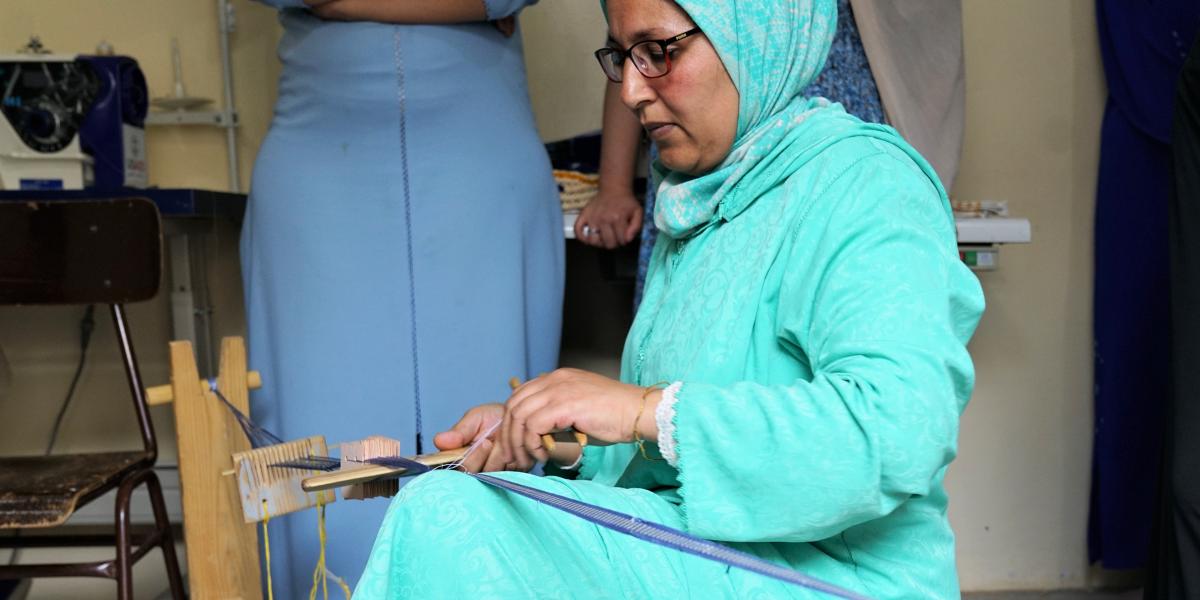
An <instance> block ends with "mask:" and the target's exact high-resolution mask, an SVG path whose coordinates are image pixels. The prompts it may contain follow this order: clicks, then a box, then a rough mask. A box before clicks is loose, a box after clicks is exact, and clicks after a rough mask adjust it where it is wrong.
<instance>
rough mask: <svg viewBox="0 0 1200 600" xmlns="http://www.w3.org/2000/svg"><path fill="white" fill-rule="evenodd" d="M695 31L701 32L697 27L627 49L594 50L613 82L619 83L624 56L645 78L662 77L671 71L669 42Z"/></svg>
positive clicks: (678, 39) (693, 33)
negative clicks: (629, 59) (630, 59)
mask: <svg viewBox="0 0 1200 600" xmlns="http://www.w3.org/2000/svg"><path fill="white" fill-rule="evenodd" d="M697 33H703V32H702V31H700V28H699V27H695V28H692V29H689V30H687V31H685V32H683V33H681V34H679V35H676V36H672V37H669V38H667V39H665V40H645V41H642V42H638V43H636V44H634V45H632V46H630V47H629V49H628V50H621V49H619V48H612V47H609V48H601V49H599V50H597V51H596V60H598V61H600V68H601V69H602V70H603V71H604V74H605V75H606V76H607V77H608V78H609V80H611V81H612V82H613V83H621V76H622V73H623V67H624V65H625V59H626V58H632V59H633V66H634V67H636V68H637V70H638V72H639V73H641V74H642V75H643V76H645V77H646V78H648V79H653V78H655V77H662V76H663V75H666V74H667V73H670V72H671V54H672V52H673V51H674V49H673V48H670V46H671V44H674V43H676V42H678V41H680V40H682V39H684V38H686V37H688V36H691V35H695V34H697Z"/></svg>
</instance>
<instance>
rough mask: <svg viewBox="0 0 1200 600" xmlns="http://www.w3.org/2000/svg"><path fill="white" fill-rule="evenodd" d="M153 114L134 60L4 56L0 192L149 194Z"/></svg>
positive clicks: (0, 59)
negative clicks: (148, 132)
mask: <svg viewBox="0 0 1200 600" xmlns="http://www.w3.org/2000/svg"><path fill="white" fill-rule="evenodd" d="M146 109H147V89H146V80H145V78H144V77H143V75H142V71H141V69H139V68H138V66H137V62H136V61H134V60H133V59H132V58H128V57H124V56H73V55H62V54H49V53H45V52H44V51H42V50H41V46H40V44H38V43H37V42H36V40H35V41H33V42H30V47H29V51H27V52H23V53H19V54H13V55H0V112H2V113H3V116H4V118H3V119H0V190H12V189H20V190H72V189H84V188H93V189H117V188H121V187H137V188H144V187H146V186H147V184H148V179H147V172H146V141H145V129H144V123H145V118H146Z"/></svg>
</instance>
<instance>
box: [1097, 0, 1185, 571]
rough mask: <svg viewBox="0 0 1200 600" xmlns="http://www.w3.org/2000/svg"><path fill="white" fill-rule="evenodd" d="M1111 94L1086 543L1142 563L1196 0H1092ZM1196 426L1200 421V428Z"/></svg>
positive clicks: (1106, 561) (1153, 477)
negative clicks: (1177, 111) (1179, 99)
mask: <svg viewBox="0 0 1200 600" xmlns="http://www.w3.org/2000/svg"><path fill="white" fill-rule="evenodd" d="M1096 17H1097V22H1098V26H1099V34H1100V50H1101V55H1102V58H1103V61H1104V74H1105V78H1106V80H1107V82H1108V102H1107V105H1106V108H1105V113H1104V123H1103V131H1102V136H1101V149H1100V174H1099V181H1098V188H1097V192H1096V240H1095V309H1094V310H1095V312H1094V333H1095V338H1094V339H1095V388H1094V390H1095V392H1094V393H1095V413H1096V414H1095V446H1094V450H1093V458H1092V494H1091V510H1090V514H1089V522H1088V554H1089V558H1090V559H1091V560H1092V561H1093V562H1096V561H1099V562H1101V563H1102V564H1103V565H1104V566H1105V567H1106V568H1111V569H1125V568H1136V567H1141V566H1143V565H1145V563H1146V556H1147V552H1148V550H1149V547H1150V532H1151V525H1152V523H1153V518H1154V513H1155V507H1156V503H1155V494H1156V490H1157V478H1158V473H1159V469H1158V464H1159V457H1160V454H1161V448H1162V437H1163V435H1162V418H1163V409H1164V406H1165V401H1166V397H1167V394H1168V379H1169V371H1168V343H1169V341H1168V340H1169V335H1168V334H1169V330H1170V325H1169V318H1168V306H1169V305H1168V293H1169V250H1168V242H1167V207H1168V203H1169V200H1170V189H1171V187H1170V182H1171V146H1170V143H1171V119H1172V112H1173V110H1172V109H1173V103H1174V98H1175V87H1176V81H1177V79H1178V77H1179V73H1180V70H1181V69H1182V66H1183V62H1184V59H1185V58H1186V56H1187V52H1188V50H1189V49H1190V46H1191V43H1192V40H1193V39H1194V38H1195V36H1196V32H1197V27H1198V25H1200V0H1097V2H1096ZM1197 435H1200V432H1197Z"/></svg>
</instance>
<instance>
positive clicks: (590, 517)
mask: <svg viewBox="0 0 1200 600" xmlns="http://www.w3.org/2000/svg"><path fill="white" fill-rule="evenodd" d="M471 476H472V477H474V478H475V479H478V480H479V481H482V482H483V483H486V484H488V485H491V486H493V487H498V488H500V489H504V490H507V491H510V492H512V493H515V494H520V495H522V496H525V497H526V498H529V499H531V500H533V501H535V502H538V503H540V504H545V505H547V506H551V507H553V508H557V509H559V510H561V511H563V512H566V513H570V514H572V515H575V516H577V517H580V518H582V519H584V520H587V521H588V522H591V523H595V524H596V525H600V526H601V527H604V528H607V529H611V530H613V531H616V532H619V533H624V534H626V535H630V536H633V537H635V538H638V539H640V540H643V541H647V542H650V543H653V544H657V545H659V546H664V547H667V548H672V549H675V550H678V551H680V552H685V553H687V554H691V555H693V556H699V557H700V558H706V559H708V560H712V561H716V562H719V563H722V564H725V565H727V566H731V567H738V568H739V569H744V570H747V571H752V572H754V573H758V574H760V575H765V576H767V577H771V578H773V579H778V580H780V581H784V582H787V583H791V584H794V585H798V586H801V587H804V588H807V589H810V590H813V591H817V592H822V593H825V594H828V595H830V596H836V597H839V598H846V599H848V600H867V598H866V596H863V595H861V594H858V593H856V592H852V591H850V590H847V589H845V588H841V587H838V586H836V585H833V584H831V583H827V582H824V581H821V580H819V579H816V578H813V577H809V576H808V575H805V574H803V573H800V572H799V571H795V570H793V569H789V568H786V567H781V566H779V565H776V564H774V563H771V562H767V561H765V560H763V559H761V558H758V557H757V556H754V555H753V554H749V553H746V552H742V551H741V550H734V549H733V548H730V547H728V546H724V545H721V544H718V543H716V542H712V541H709V540H706V539H703V538H698V537H696V536H694V535H690V534H687V533H684V532H682V531H679V530H678V529H672V528H670V527H666V526H665V525H659V524H658V523H653V522H650V521H643V520H642V519H639V518H637V517H634V516H631V515H627V514H625V513H620V512H617V511H615V510H609V509H607V508H603V507H600V506H596V505H594V504H588V503H587V502H580V501H579V500H574V499H571V498H566V497H564V496H559V495H558V494H552V493H550V492H546V491H543V490H539V489H537V488H532V487H529V486H525V485H521V484H519V483H514V482H511V481H508V480H506V479H500V478H499V477H493V476H491V475H488V474H486V473H474V474H471Z"/></svg>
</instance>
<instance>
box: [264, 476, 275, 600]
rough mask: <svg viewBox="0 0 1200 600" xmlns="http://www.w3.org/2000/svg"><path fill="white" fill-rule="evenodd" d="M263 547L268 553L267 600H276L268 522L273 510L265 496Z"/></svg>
mask: <svg viewBox="0 0 1200 600" xmlns="http://www.w3.org/2000/svg"><path fill="white" fill-rule="evenodd" d="M262 506H263V522H262V524H263V526H262V530H263V547H264V549H265V553H266V555H267V600H275V590H274V586H272V585H271V536H270V534H268V533H267V523H270V522H271V511H270V510H268V509H267V499H266V498H263V501H262Z"/></svg>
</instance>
